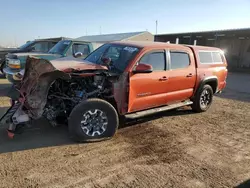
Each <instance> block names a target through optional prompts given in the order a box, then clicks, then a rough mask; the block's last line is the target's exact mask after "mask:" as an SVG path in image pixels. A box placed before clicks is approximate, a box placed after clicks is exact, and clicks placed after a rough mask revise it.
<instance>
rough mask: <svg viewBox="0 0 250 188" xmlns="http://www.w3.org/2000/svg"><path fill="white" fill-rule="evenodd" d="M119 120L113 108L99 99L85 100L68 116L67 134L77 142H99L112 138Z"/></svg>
mask: <svg viewBox="0 0 250 188" xmlns="http://www.w3.org/2000/svg"><path fill="white" fill-rule="evenodd" d="M118 124H119V120H118V114H117V112H116V110H115V108H114V107H113V106H112V105H111V104H110V103H108V102H107V101H104V100H101V99H87V100H86V101H84V102H82V103H80V104H79V105H77V106H76V107H75V108H74V109H73V110H72V112H71V114H70V116H69V121H68V125H69V133H70V136H71V138H72V139H73V140H75V141H77V142H87V141H99V140H104V139H108V138H111V137H112V136H114V134H115V132H116V130H117V128H118Z"/></svg>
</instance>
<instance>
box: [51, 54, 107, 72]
mask: <svg viewBox="0 0 250 188" xmlns="http://www.w3.org/2000/svg"><path fill="white" fill-rule="evenodd" d="M50 62H51V64H52V65H53V66H54V67H55V68H56V69H58V70H60V71H63V72H67V73H69V72H72V71H73V70H74V71H81V70H107V67H106V66H102V65H97V64H94V63H91V62H89V61H84V60H82V59H78V58H74V57H65V58H60V59H55V60H52V61H50Z"/></svg>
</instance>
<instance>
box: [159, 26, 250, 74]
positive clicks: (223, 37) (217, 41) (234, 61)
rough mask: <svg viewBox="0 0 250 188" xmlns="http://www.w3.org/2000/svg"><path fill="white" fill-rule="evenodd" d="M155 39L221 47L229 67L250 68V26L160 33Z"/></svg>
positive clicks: (232, 68)
mask: <svg viewBox="0 0 250 188" xmlns="http://www.w3.org/2000/svg"><path fill="white" fill-rule="evenodd" d="M155 41H161V42H170V43H179V44H194V45H203V46H215V47H219V48H221V49H223V50H224V52H225V55H226V58H227V61H228V68H229V69H231V70H234V69H239V68H244V69H246V68H249V69H250V28H243V29H228V30H215V31H200V32H188V33H170V34H159V35H155Z"/></svg>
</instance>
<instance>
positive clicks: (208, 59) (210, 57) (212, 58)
mask: <svg viewBox="0 0 250 188" xmlns="http://www.w3.org/2000/svg"><path fill="white" fill-rule="evenodd" d="M199 57H200V62H201V63H204V64H205V63H210V64H211V63H222V62H223V60H222V57H221V54H220V52H211V51H207V52H199Z"/></svg>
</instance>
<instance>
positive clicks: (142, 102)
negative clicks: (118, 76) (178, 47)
mask: <svg viewBox="0 0 250 188" xmlns="http://www.w3.org/2000/svg"><path fill="white" fill-rule="evenodd" d="M137 63H138V64H139V63H143V64H150V65H152V67H153V72H151V73H136V74H132V75H131V76H130V84H129V85H130V89H129V109H128V112H133V111H139V110H144V109H147V108H152V107H157V106H162V105H164V104H166V102H167V100H166V94H167V92H166V88H167V81H168V80H167V74H166V65H167V64H166V53H165V50H164V49H161V50H152V51H149V52H147V53H146V54H144V55H143V56H142V57H141V58H140V59H139V60H138V62H137Z"/></svg>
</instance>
